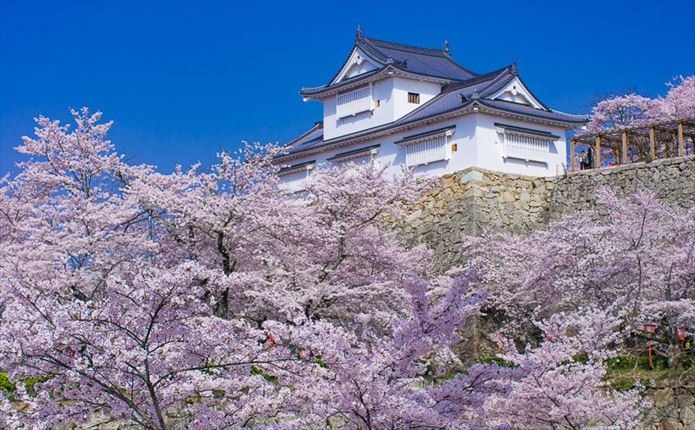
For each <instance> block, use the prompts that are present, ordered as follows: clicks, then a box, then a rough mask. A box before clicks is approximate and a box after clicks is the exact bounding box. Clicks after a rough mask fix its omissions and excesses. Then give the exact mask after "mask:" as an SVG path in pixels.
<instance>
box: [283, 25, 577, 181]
mask: <svg viewBox="0 0 695 430" xmlns="http://www.w3.org/2000/svg"><path fill="white" fill-rule="evenodd" d="M300 94H301V95H302V96H303V97H304V100H305V101H308V100H317V101H320V102H322V103H323V121H321V122H317V123H315V124H314V125H313V126H312V127H311V128H310V129H309V130H307V131H306V132H305V133H303V134H302V135H301V136H299V137H297V138H296V139H294V140H292V141H291V142H289V143H288V144H287V146H286V150H287V152H286V153H285V154H283V155H281V156H279V157H277V159H276V161H277V163H279V164H282V165H283V168H282V169H281V170H280V178H281V182H282V183H283V184H285V186H287V187H288V188H292V189H301V186H302V183H303V182H304V181H305V180H306V179H307V178H309V177H310V176H311V173H312V171H314V170H315V169H321V168H322V167H324V166H335V165H341V164H343V163H348V162H352V163H358V164H363V163H372V164H373V165H375V166H376V167H387V168H388V169H389V170H393V173H394V174H396V173H397V172H400V171H401V169H402V168H403V166H406V167H409V168H413V169H414V171H415V173H416V174H419V175H427V176H439V175H442V174H446V173H452V172H456V171H459V170H462V169H465V168H467V167H480V168H484V169H488V170H492V171H497V172H503V173H510V174H521V175H528V176H553V175H557V174H562V173H564V171H565V164H566V160H567V148H566V132H567V131H568V130H571V129H574V128H577V127H578V126H581V125H582V124H584V123H585V122H586V121H587V117H586V116H580V115H571V114H567V113H562V112H558V111H555V110H553V109H551V108H549V107H548V106H546V105H545V104H543V103H542V102H541V101H540V100H539V99H538V98H537V97H536V96H535V95H534V94H533V92H532V91H531V89H530V88H529V87H528V86H527V85H526V83H525V82H524V81H523V80H522V79H521V76H519V72H518V70H517V67H516V64H511V65H509V66H507V67H504V68H502V69H499V70H495V71H493V72H490V73H485V74H478V73H475V72H472V71H470V70H468V69H467V68H465V67H463V66H461V65H459V64H458V63H457V62H456V61H454V59H453V58H452V56H451V55H450V53H449V47H448V44H447V43H446V42H445V43H444V46H443V48H442V49H426V48H418V47H414V46H407V45H401V44H398V43H391V42H385V41H382V40H376V39H373V38H370V37H367V36H366V35H363V34H362V32H361V31H360V29H359V28H358V30H357V36H356V38H355V43H354V46H353V48H352V51H351V52H350V54H349V55H348V57H347V59H346V60H345V63H344V64H343V65H342V67H341V68H340V70H339V71H338V72H337V73H336V75H335V76H334V77H333V78H332V79H331V80H330V82H329V83H327V84H325V85H321V86H318V87H310V88H302V90H301V93H300Z"/></svg>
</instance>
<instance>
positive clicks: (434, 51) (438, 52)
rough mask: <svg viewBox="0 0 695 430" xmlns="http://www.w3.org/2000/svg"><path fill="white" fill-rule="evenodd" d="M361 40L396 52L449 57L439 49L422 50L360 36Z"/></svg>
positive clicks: (416, 47)
mask: <svg viewBox="0 0 695 430" xmlns="http://www.w3.org/2000/svg"><path fill="white" fill-rule="evenodd" d="M361 40H363V41H365V42H367V43H372V44H375V45H377V47H378V45H379V44H384V45H388V46H389V47H390V48H391V49H395V50H396V51H406V52H408V51H410V52H415V53H418V54H423V55H431V56H437V57H445V58H450V56H449V55H447V54H446V53H445V52H444V51H443V50H441V49H435V48H423V47H420V46H413V45H405V44H402V43H396V42H389V41H387V40H381V39H373V38H371V37H367V36H362V38H361Z"/></svg>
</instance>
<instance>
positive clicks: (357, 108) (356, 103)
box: [335, 85, 374, 118]
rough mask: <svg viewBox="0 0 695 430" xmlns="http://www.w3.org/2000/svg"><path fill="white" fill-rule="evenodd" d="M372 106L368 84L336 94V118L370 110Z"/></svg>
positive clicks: (370, 89) (370, 90)
mask: <svg viewBox="0 0 695 430" xmlns="http://www.w3.org/2000/svg"><path fill="white" fill-rule="evenodd" d="M373 106H374V103H373V102H372V86H371V85H368V86H366V87H362V88H359V89H356V90H354V91H350V92H349V93H344V94H338V97H337V100H336V107H335V113H336V115H337V116H338V118H345V117H348V116H352V115H357V114H358V113H362V112H368V111H371V110H372V109H373Z"/></svg>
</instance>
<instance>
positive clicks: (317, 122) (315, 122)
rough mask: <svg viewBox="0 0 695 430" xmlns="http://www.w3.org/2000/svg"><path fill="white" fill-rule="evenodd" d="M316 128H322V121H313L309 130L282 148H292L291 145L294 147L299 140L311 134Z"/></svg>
mask: <svg viewBox="0 0 695 430" xmlns="http://www.w3.org/2000/svg"><path fill="white" fill-rule="evenodd" d="M317 128H321V129H322V128H323V121H314V124H313V125H312V126H311V128H310V129H309V130H307V131H305V132H304V133H302V134H301V135H299V136H297V137H295V138H294V139H292V140H290V141H289V142H287V143H286V144H285V145H284V146H292V145H294V144H295V143H296V142H298V141H299V140H301V139H302V138H303V137H306V136H308V135H309V134H310V133H312V132H313V131H315V130H316V129H317Z"/></svg>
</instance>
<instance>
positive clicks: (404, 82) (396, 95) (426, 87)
mask: <svg viewBox="0 0 695 430" xmlns="http://www.w3.org/2000/svg"><path fill="white" fill-rule="evenodd" d="M409 92H410V93H418V94H420V103H419V104H415V103H408V93H409ZM441 92H442V86H441V85H440V84H436V83H433V82H423V81H418V80H414V79H406V78H401V77H396V78H394V83H393V113H394V118H393V119H394V120H396V119H398V118H401V117H402V116H404V115H406V114H407V113H410V112H412V111H413V110H415V109H417V108H418V107H420V106H422V105H423V104H425V103H427V102H428V101H430V100H431V99H433V98H434V97H435V96H437V95H438V94H439V93H441Z"/></svg>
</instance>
